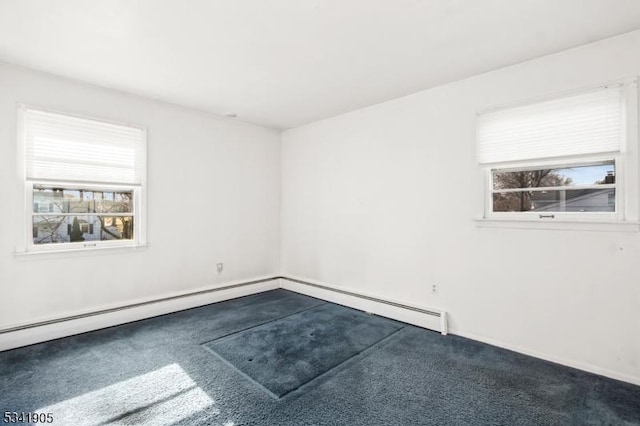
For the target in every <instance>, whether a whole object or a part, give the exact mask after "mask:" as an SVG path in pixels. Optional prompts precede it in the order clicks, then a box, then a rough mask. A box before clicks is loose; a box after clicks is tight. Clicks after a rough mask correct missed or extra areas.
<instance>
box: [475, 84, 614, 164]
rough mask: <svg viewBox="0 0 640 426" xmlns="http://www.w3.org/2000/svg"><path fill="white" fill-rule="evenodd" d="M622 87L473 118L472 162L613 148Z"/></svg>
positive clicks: (482, 162)
mask: <svg viewBox="0 0 640 426" xmlns="http://www.w3.org/2000/svg"><path fill="white" fill-rule="evenodd" d="M623 101H624V88H623V87H617V88H601V89H597V90H594V91H590V92H587V93H582V94H579V95H573V96H569V97H564V98H560V99H554V100H550V101H545V102H539V103H535V104H530V105H525V106H518V107H514V108H510V109H505V110H500V111H495V112H489V113H485V114H481V115H479V116H478V123H477V124H478V128H477V132H478V133H477V138H478V162H479V163H481V164H490V163H501V162H507V161H520V160H532V159H543V158H552V157H565V156H570V155H571V156H572V155H583V154H596V153H604V152H616V151H619V150H620V147H621V145H622V140H623V137H624V102H623Z"/></svg>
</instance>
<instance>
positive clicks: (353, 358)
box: [263, 325, 407, 400]
mask: <svg viewBox="0 0 640 426" xmlns="http://www.w3.org/2000/svg"><path fill="white" fill-rule="evenodd" d="M405 328H407V326H406V325H405V326H402V327H400V328H399V329H397V330H395V331H393V332H392V333H391V334H389V335H387V336H385V337H383V338H382V339H380V340H378V341H377V342H375V343H373V344H372V345H371V346H367V347H366V348H364V349H363V350H361V351H360V352H357V353H356V354H354V355H352V356H350V357H349V358H347V359H345V360H344V361H342V362H340V363H338V364H336V365H334V366H333V367H331V368H330V369H328V370H327V371H325V372H323V373H320V374H318V375H317V376H316V377H314V378H312V379H310V380H308V381H306V382H304V383H303V384H301V385H300V386H298V387H297V388H295V389H292V390H290V391H289V392H287V393H284V394H282V396H280V397H278V399H279V400H280V399H283V398H285V397H286V396H288V395H290V394H292V393H293V392H296V391H298V390H300V391H303V390H304V389H302V388H303V387H305V386H307V385H310V384H312V383H313V382H314V381H316V380H319V379H321V378H323V377H325V376H327V375H328V374H329V373H332V372H334V370H336V369H339V368H341V367H342V366H344V365H346V364H347V363H350V362H356V361H358V360H360V359H362V358H364V356H365V355H366V353H367V352H370V351H373V350H374V349H376V346H378V345H380V344H383V342H385V341H386V340H390V339H391V338H392V337H394V336H395V335H396V334H397V333H398V332H400V331H402V330H404V329H405ZM361 355H362V356H361ZM263 387H264V386H263Z"/></svg>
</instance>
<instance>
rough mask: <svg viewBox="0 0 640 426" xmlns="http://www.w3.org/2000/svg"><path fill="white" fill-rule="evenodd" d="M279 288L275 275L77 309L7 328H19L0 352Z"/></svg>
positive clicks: (0, 339) (0, 344) (3, 339)
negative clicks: (124, 303)
mask: <svg viewBox="0 0 640 426" xmlns="http://www.w3.org/2000/svg"><path fill="white" fill-rule="evenodd" d="M245 284H246V285H245ZM277 288H279V282H278V279H276V278H271V277H269V279H266V278H261V279H256V280H252V281H248V282H246V283H245V282H230V283H226V284H224V285H217V286H215V287H209V288H201V289H198V290H197V291H194V292H189V293H175V294H171V295H167V296H165V297H161V298H159V299H145V300H138V301H134V302H132V303H130V304H128V305H126V306H109V307H103V308H102V309H96V310H94V311H93V312H76V313H72V314H70V315H67V316H66V318H50V319H44V320H41V321H39V322H38V323H39V324H42V325H37V326H30V325H29V324H17V325H12V326H10V327H5V328H4V329H5V330H7V329H9V330H11V329H15V330H13V331H8V332H2V333H1V334H0V351H5V350H8V349H14V348H18V347H21V346H27V345H32V344H34V343H40V342H45V341H47V340H53V339H59V338H61V337H67V336H71V335H74V334H80V333H85V332H88V331H93V330H99V329H101V328H106V327H112V326H115V325H120V324H125V323H128V322H132V321H138V320H142V319H146V318H151V317H155V316H158V315H164V314H168V313H172V312H177V311H181V310H184V309H190V308H195V307H198V306H203V305H208V304H210V303H215V302H221V301H224V300H229V299H235V298H238V297H242V296H249V295H251V294H256V293H261V292H264V291H269V290H275V289H277ZM105 311H106V312H105Z"/></svg>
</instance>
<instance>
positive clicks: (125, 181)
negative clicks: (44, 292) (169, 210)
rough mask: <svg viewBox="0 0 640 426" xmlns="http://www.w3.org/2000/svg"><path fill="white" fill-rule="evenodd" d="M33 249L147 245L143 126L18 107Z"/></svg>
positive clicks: (27, 241) (27, 245)
mask: <svg viewBox="0 0 640 426" xmlns="http://www.w3.org/2000/svg"><path fill="white" fill-rule="evenodd" d="M18 127H19V145H20V148H21V149H20V150H19V155H20V163H21V167H22V170H23V172H24V175H23V178H24V201H25V202H24V204H25V206H26V212H25V215H24V218H25V227H24V229H25V234H26V238H24V242H23V243H22V245H21V248H22V249H23V250H19V251H28V252H39V251H58V250H77V249H80V250H82V249H90V248H96V247H102V248H105V247H118V246H139V245H144V244H145V234H146V233H145V229H144V215H143V212H144V211H143V209H144V195H145V193H144V191H145V174H146V164H145V163H146V161H145V152H146V132H145V130H144V129H143V128H140V127H134V126H129V125H123V124H114V123H110V122H106V121H101V120H94V119H88V118H83V117H76V116H71V115H64V114H59V113H54V112H49V111H44V110H39V109H34V108H29V107H26V106H20V107H19V109H18Z"/></svg>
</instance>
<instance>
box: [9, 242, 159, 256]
mask: <svg viewBox="0 0 640 426" xmlns="http://www.w3.org/2000/svg"><path fill="white" fill-rule="evenodd" d="M148 247H149V244H148V243H147V244H140V245H131V246H111V247H109V246H103V247H90V248H87V247H83V248H76V249H62V250H37V251H16V252H14V253H13V254H14V256H16V257H32V256H36V257H38V256H42V255H44V256H51V255H56V254H60V255H63V256H68V255H72V256H83V255H91V254H98V253H115V252H131V251H143V250H146V249H147V248H148Z"/></svg>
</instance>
